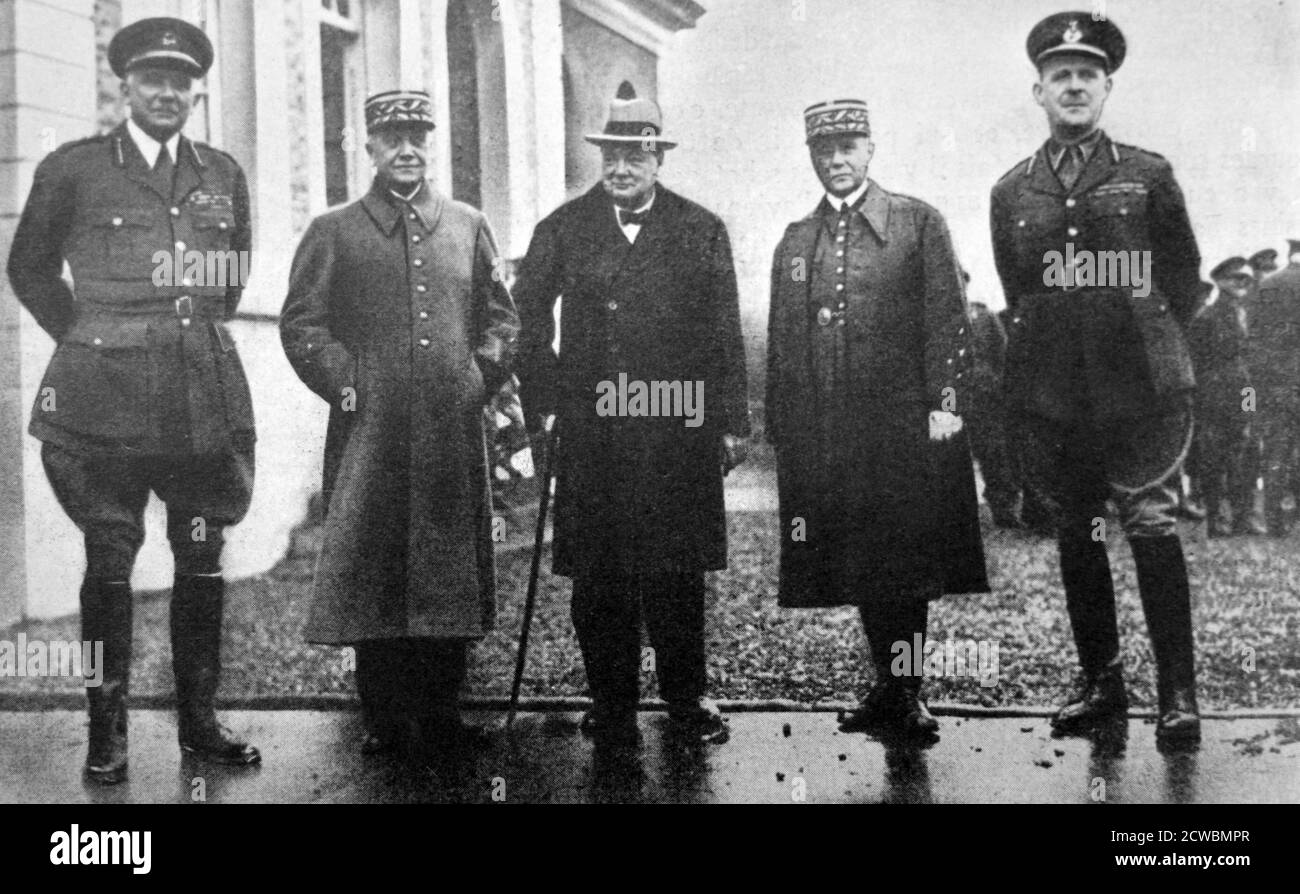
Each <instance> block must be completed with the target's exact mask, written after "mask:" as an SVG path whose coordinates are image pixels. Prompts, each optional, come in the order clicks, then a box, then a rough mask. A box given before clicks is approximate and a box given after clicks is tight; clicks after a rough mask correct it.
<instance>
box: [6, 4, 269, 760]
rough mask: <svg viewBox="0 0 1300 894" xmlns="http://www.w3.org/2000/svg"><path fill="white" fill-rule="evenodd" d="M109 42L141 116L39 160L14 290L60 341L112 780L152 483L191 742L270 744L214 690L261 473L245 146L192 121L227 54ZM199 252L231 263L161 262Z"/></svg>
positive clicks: (156, 39)
mask: <svg viewBox="0 0 1300 894" xmlns="http://www.w3.org/2000/svg"><path fill="white" fill-rule="evenodd" d="M108 58H109V63H110V65H111V66H112V69H113V72H114V74H116V75H117V76H118V77H120V78H121V79H122V95H123V96H124V97H125V99H126V104H127V106H128V107H129V109H130V118H129V119H128V120H127V121H126V122H125V123H124V124H122V125H120V126H118V127H117V128H115V129H114V130H112V131H111V132H110V133H108V134H107V135H105V136H101V137H92V138H90V139H86V140H80V141H78V142H74V143H68V144H65V145H63V146H60V147H59V148H58V149H56V150H55V151H54V152H52V153H51V154H50V155H49V156H48V157H47V158H46V159H45V160H44V161H43V162H41V164H40V166H39V167H38V168H37V170H36V178H35V181H34V183H33V185H32V192H31V197H30V198H29V199H28V201H27V206H26V208H25V209H24V211H23V216H22V220H21V221H20V222H19V225H18V230H17V232H16V233H15V235H14V241H13V247H12V250H11V253H10V256H9V278H10V281H11V282H12V283H13V287H14V293H15V294H16V295H17V296H18V298H19V300H20V301H22V303H23V305H24V306H26V307H27V309H28V310H30V311H31V313H32V315H33V316H34V317H35V318H36V320H37V322H38V323H40V325H41V327H42V328H43V329H45V331H46V332H48V333H49V334H50V336H51V337H53V338H54V340H55V341H56V342H58V347H57V349H56V350H55V352H54V357H53V359H52V360H51V361H50V365H49V368H48V369H47V370H46V373H45V378H44V380H43V381H42V383H41V388H40V392H39V395H38V398H37V402H36V407H35V410H34V411H33V414H32V421H31V428H30V431H31V433H32V434H33V435H34V436H35V437H37V438H39V439H40V440H41V441H43V442H44V444H43V446H42V451H41V459H42V462H43V463H44V465H45V471H46V475H47V477H48V478H49V481H50V485H51V486H52V487H53V489H54V493H55V495H56V496H57V497H58V499H59V502H60V504H61V505H62V506H63V508H64V510H65V511H66V512H67V513H68V515H69V516H70V517H71V518H72V520H73V521H74V522H75V523H76V525H77V527H78V528H79V529H80V530H81V532H82V534H83V536H84V538H85V547H86V574H85V580H84V582H83V584H82V587H81V623H82V638H83V639H85V640H89V641H96V642H103V644H104V680H103V685H102V686H100V687H98V688H88V689H87V696H88V698H89V703H90V704H89V708H90V750H89V754H88V756H87V759H86V772H87V775H88V776H89V777H90V778H92V779H94V780H95V781H97V782H101V783H104V784H112V783H116V782H120V781H121V780H123V779H125V778H126V772H127V690H128V685H129V677H130V669H131V614H132V613H131V585H130V579H131V570H132V567H133V566H134V564H135V557H136V554H137V552H138V551H139V549H140V546H141V544H142V543H143V541H144V508H145V504H146V502H147V500H148V497H149V492H150V491H151V490H152V491H153V492H154V493H156V494H157V495H158V496H159V498H160V499H162V501H163V502H164V503H165V504H166V506H167V537H168V540H169V541H170V543H171V548H172V555H173V557H174V559H175V574H176V576H175V583H174V586H173V589H172V599H171V640H172V666H173V670H174V672H175V677H176V697H177V708H178V711H179V715H180V716H179V720H180V723H179V732H180V744H181V747H182V749H184V751H186V752H187V753H193V754H197V755H200V756H203V757H206V758H211V759H214V760H217V761H220V762H223V763H230V764H252V763H256V762H257V761H258V760H259V759H260V758H259V755H258V752H257V749H255V748H253V747H251V746H249V745H246V744H244V743H242V742H239V741H236V740H234V739H233V738H231V736H230V735H229V733H228V732H227V731H225V730H224V729H222V727H221V726H220V725H218V723H217V720H216V715H215V712H214V707H213V706H214V700H215V697H216V691H217V682H218V676H219V673H220V655H221V616H222V602H223V593H224V584H223V580H222V576H221V551H222V545H223V532H224V529H225V528H226V527H227V526H229V525H233V524H236V523H237V522H239V521H240V520H241V519H242V518H243V517H244V514H245V513H246V512H247V510H248V505H249V500H250V498H251V496H252V487H253V442H254V434H253V411H252V405H251V401H250V398H249V391H248V384H247V382H246V381H245V379H244V371H243V368H242V367H241V365H240V361H239V356H238V354H237V353H236V352H235V345H234V342H233V341H232V340H231V338H230V333H229V331H228V330H227V329H226V328H225V321H226V320H228V319H229V318H230V317H231V316H232V315H233V314H234V312H235V307H236V305H237V304H238V303H239V299H240V294H241V290H242V286H243V282H242V281H241V275H240V272H241V271H242V270H246V269H247V264H246V263H245V261H246V257H245V256H244V255H242V254H239V253H244V252H247V251H248V248H249V245H250V244H251V240H252V236H251V230H250V225H249V204H248V187H247V185H246V182H245V179H244V174H243V172H242V171H241V170H240V168H239V165H238V164H237V163H236V162H235V160H234V159H233V158H231V157H230V156H229V155H226V154H225V153H223V152H220V151H218V150H216V149H213V148H212V147H210V146H207V145H204V144H202V143H195V142H193V141H191V140H189V139H187V138H186V137H184V136H183V135H182V134H181V130H182V128H183V127H184V126H185V122H186V120H187V119H188V117H189V114H190V110H191V107H192V104H193V100H194V85H193V81H194V79H195V78H201V77H203V76H204V75H205V74H206V73H207V70H208V67H209V66H210V65H211V63H212V44H211V43H210V42H209V41H208V38H207V36H206V35H204V33H203V32H202V31H201V30H199V29H198V28H196V27H194V26H193V25H190V24H188V23H186V22H183V21H180V20H177V19H170V18H154V19H144V20H142V21H139V22H136V23H134V24H132V25H130V26H128V27H126V28H124V29H122V30H121V31H120V32H118V34H117V35H116V36H115V37H114V38H113V40H112V42H111V43H110V44H109V48H108ZM194 252H200V253H202V256H203V257H204V259H205V263H204V265H203V266H204V272H205V273H206V272H207V271H213V270H215V269H216V268H217V267H218V266H219V267H221V270H222V272H223V273H225V274H227V275H225V276H218V277H216V280H217V281H216V282H211V281H208V280H207V279H206V278H204V279H202V280H196V279H192V278H190V276H189V275H188V274H187V268H188V267H189V266H190V265H189V264H187V263H183V264H180V265H176V264H174V263H164V264H163V265H162V266H160V260H162V261H164V262H172V261H173V260H174V259H175V258H177V257H181V258H192V257H193V253H194ZM214 258H215V259H216V260H217V263H216V264H212V263H209V262H210V261H211V260H213V259H214ZM231 258H234V259H235V263H233V264H231V263H229V261H230V259H231ZM65 261H66V262H67V263H68V265H69V266H70V267H71V270H72V277H73V280H74V281H75V283H76V285H75V289H70V288H69V287H68V285H67V283H66V282H65V281H64V280H63V279H62V270H63V264H64V262H65Z"/></svg>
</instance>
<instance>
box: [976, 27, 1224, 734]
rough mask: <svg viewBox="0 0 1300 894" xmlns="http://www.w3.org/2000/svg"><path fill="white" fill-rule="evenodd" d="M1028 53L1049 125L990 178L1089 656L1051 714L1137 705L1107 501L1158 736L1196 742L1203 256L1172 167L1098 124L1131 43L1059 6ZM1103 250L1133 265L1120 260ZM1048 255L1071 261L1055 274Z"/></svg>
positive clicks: (1041, 453) (1079, 721)
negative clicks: (1183, 500) (1028, 152)
mask: <svg viewBox="0 0 1300 894" xmlns="http://www.w3.org/2000/svg"><path fill="white" fill-rule="evenodd" d="M1027 48H1028V52H1029V58H1030V60H1031V61H1032V62H1033V64H1034V65H1035V66H1036V68H1037V70H1038V80H1037V82H1036V83H1035V84H1034V88H1033V94H1034V98H1035V100H1036V101H1037V102H1038V104H1039V105H1040V106H1042V108H1043V110H1044V111H1045V112H1046V114H1047V123H1048V126H1049V128H1050V130H1051V135H1050V138H1049V139H1048V140H1047V142H1046V143H1044V144H1043V145H1042V146H1041V147H1040V148H1039V149H1038V151H1036V152H1035V153H1034V154H1033V155H1032V156H1031V157H1030V158H1027V159H1025V160H1024V161H1021V162H1019V163H1018V164H1016V166H1015V167H1014V168H1012V169H1011V170H1010V171H1009V172H1008V173H1007V174H1006V175H1005V176H1004V177H1003V178H1002V179H1001V180H1000V181H999V182H998V184H997V186H995V187H994V189H993V198H992V228H993V248H994V255H995V259H996V262H997V268H998V273H999V274H1000V276H1001V279H1002V285H1003V288H1004V290H1005V292H1006V298H1007V304H1008V306H1009V307H1010V308H1011V311H1012V315H1013V316H1012V325H1011V331H1010V333H1009V344H1008V348H1007V371H1006V376H1007V381H1006V387H1007V389H1008V394H1009V398H1010V399H1011V401H1012V404H1013V406H1014V407H1015V408H1016V409H1017V411H1018V412H1019V413H1020V414H1022V415H1023V416H1024V418H1025V419H1026V421H1027V423H1028V428H1029V430H1030V432H1031V435H1032V437H1033V442H1034V443H1033V444H1032V446H1031V449H1030V452H1031V453H1032V455H1033V457H1034V459H1035V460H1036V462H1037V463H1038V464H1039V465H1040V466H1041V467H1042V469H1043V472H1042V474H1043V478H1044V480H1046V481H1050V482H1051V483H1052V485H1053V487H1054V488H1055V490H1056V492H1057V497H1058V500H1059V502H1060V519H1059V525H1058V545H1059V548H1060V556H1061V577H1062V579H1063V581H1064V584H1065V594H1066V608H1067V610H1068V612H1069V616H1070V624H1071V627H1072V628H1073V631H1074V640H1075V644H1076V646H1077V647H1078V651H1079V662H1080V664H1081V665H1082V674H1081V677H1080V681H1079V685H1078V686H1077V687H1076V688H1075V689H1074V691H1073V692H1072V693H1071V694H1070V696H1069V699H1068V702H1067V704H1066V705H1065V706H1064V707H1063V708H1062V709H1061V710H1060V712H1059V713H1058V714H1057V715H1056V717H1055V719H1054V721H1053V723H1054V726H1055V727H1056V729H1057V730H1058V731H1059V732H1060V733H1062V734H1064V733H1068V732H1072V731H1082V730H1085V729H1087V728H1089V727H1091V726H1093V725H1095V724H1097V723H1099V722H1102V721H1108V720H1112V719H1117V718H1123V717H1124V716H1125V714H1126V709H1127V706H1128V697H1127V694H1126V691H1125V687H1124V677H1123V665H1122V661H1121V659H1120V654H1119V634H1118V629H1117V626H1116V615H1115V595H1114V584H1113V582H1112V580H1111V572H1110V561H1109V558H1108V556H1107V551H1106V542H1105V532H1104V530H1103V529H1102V527H1101V525H1103V524H1104V519H1105V516H1106V511H1105V506H1106V500H1107V498H1112V499H1114V500H1115V502H1116V504H1117V506H1118V508H1119V511H1120V518H1121V521H1122V524H1123V529H1124V532H1125V534H1126V535H1127V537H1128V540H1129V543H1130V545H1131V546H1132V549H1133V556H1134V559H1135V561H1136V563H1137V574H1138V589H1139V592H1140V593H1141V599H1142V606H1143V608H1144V610H1145V612H1146V618H1147V627H1148V629H1149V631H1150V634H1151V641H1152V645H1153V647H1154V651H1155V657H1156V668H1157V681H1158V684H1159V685H1158V689H1159V693H1160V698H1159V702H1160V704H1159V715H1160V720H1159V723H1158V725H1157V728H1156V735H1157V738H1158V739H1159V740H1160V742H1161V743H1168V744H1174V743H1191V742H1195V741H1198V740H1199V737H1200V718H1199V715H1198V712H1197V707H1196V678H1195V671H1194V666H1193V650H1192V617H1191V600H1190V593H1189V591H1188V581H1187V568H1186V565H1185V563H1184V560H1183V548H1182V544H1181V542H1180V541H1179V538H1178V531H1177V528H1176V526H1175V519H1174V511H1175V507H1176V506H1177V503H1178V487H1179V483H1180V482H1179V480H1178V470H1179V468H1180V466H1181V464H1182V461H1183V458H1184V456H1185V455H1186V453H1187V448H1188V445H1189V443H1190V440H1191V430H1192V410H1191V396H1192V389H1193V387H1194V385H1195V380H1194V378H1193V375H1192V362H1191V357H1190V355H1189V353H1188V348H1187V340H1186V337H1185V335H1184V329H1185V327H1186V326H1187V324H1188V322H1189V321H1190V320H1191V317H1192V314H1193V313H1194V312H1195V310H1196V306H1197V303H1198V301H1199V299H1200V295H1201V294H1202V292H1201V286H1202V284H1201V282H1200V279H1199V274H1198V271H1199V267H1200V253H1199V252H1198V251H1197V247H1196V237H1195V236H1194V235H1193V233H1192V227H1191V224H1190V222H1189V221H1188V217H1187V210H1186V208H1185V206H1184V203H1183V195H1182V191H1181V190H1180V189H1179V187H1178V183H1177V181H1176V180H1175V179H1174V174H1173V170H1172V169H1171V167H1170V165H1169V162H1167V161H1166V160H1165V159H1164V158H1162V157H1161V156H1159V155H1156V154H1155V153H1153V152H1147V151H1145V150H1143V149H1138V148H1136V147H1133V146H1126V145H1123V144H1121V143H1117V142H1115V141H1113V140H1111V138H1110V137H1109V136H1107V135H1106V134H1105V133H1104V132H1103V131H1102V130H1101V129H1100V128H1099V126H1098V124H1099V121H1100V118H1101V113H1102V109H1103V107H1104V106H1105V103H1106V99H1107V97H1109V95H1110V91H1111V87H1112V75H1113V74H1114V73H1115V71H1116V70H1117V69H1118V68H1119V67H1120V65H1121V64H1122V63H1123V61H1124V55H1125V42H1124V36H1123V35H1122V34H1121V33H1120V30H1119V28H1118V27H1116V26H1115V23H1114V22H1112V21H1109V20H1105V19H1102V20H1098V19H1097V18H1095V17H1094V16H1093V15H1092V13H1090V12H1065V13H1059V14H1056V15H1052V16H1049V17H1048V18H1046V19H1044V20H1043V21H1041V22H1039V23H1038V24H1037V25H1036V26H1035V27H1034V29H1033V31H1032V32H1031V33H1030V35H1029V40H1028V45H1027ZM1103 252H1104V253H1118V254H1108V255H1103V254H1102V253H1103ZM1052 253H1055V256H1053V254H1052ZM1108 256H1109V257H1111V258H1112V261H1114V260H1116V259H1123V260H1128V261H1130V263H1129V264H1126V265H1124V266H1123V267H1121V266H1120V265H1119V264H1117V263H1113V262H1112V263H1109V264H1108V263H1107V262H1106V261H1105V260H1104V259H1105V258H1106V257H1108ZM1053 257H1056V258H1058V259H1060V258H1067V259H1069V260H1068V261H1066V263H1068V264H1069V265H1070V267H1069V269H1068V270H1066V269H1064V265H1061V269H1060V271H1059V272H1060V273H1061V274H1062V275H1061V276H1059V277H1058V276H1057V275H1056V274H1055V273H1053V272H1052V267H1053V264H1054V262H1053V261H1052V260H1051V259H1052V258H1053ZM1098 258H1099V259H1102V260H1100V261H1099V262H1098V263H1097V264H1094V265H1091V266H1078V267H1076V266H1075V264H1076V262H1078V263H1084V264H1086V262H1087V260H1089V259H1098ZM1099 268H1101V270H1102V272H1103V273H1104V274H1105V276H1103V277H1098V276H1097V273H1098V269H1099ZM1126 269H1127V273H1125V270H1126ZM1049 283H1050V284H1049Z"/></svg>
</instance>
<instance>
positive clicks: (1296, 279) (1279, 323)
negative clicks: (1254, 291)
mask: <svg viewBox="0 0 1300 894" xmlns="http://www.w3.org/2000/svg"><path fill="white" fill-rule="evenodd" d="M1288 261H1289V263H1288V264H1287V266H1286V267H1285V268H1283V269H1282V270H1280V271H1278V272H1277V273H1274V274H1273V275H1272V276H1270V277H1268V278H1267V279H1265V280H1264V282H1263V284H1262V285H1261V286H1260V288H1259V297H1258V299H1257V301H1256V302H1255V314H1254V317H1253V319H1252V322H1251V330H1250V333H1251V341H1252V342H1253V343H1254V345H1253V349H1252V354H1253V356H1254V358H1255V364H1254V373H1255V382H1254V384H1255V386H1256V388H1257V389H1258V391H1259V418H1260V422H1261V423H1262V426H1261V427H1262V428H1263V441H1264V463H1263V465H1264V514H1265V521H1266V522H1267V523H1268V527H1269V533H1271V534H1272V535H1273V536H1275V537H1284V536H1286V535H1287V534H1289V533H1290V532H1291V530H1292V528H1293V526H1294V524H1295V521H1294V516H1293V514H1292V513H1288V512H1287V511H1286V508H1285V500H1286V496H1287V494H1288V492H1289V493H1290V495H1291V496H1292V497H1293V498H1294V499H1295V500H1297V501H1300V240H1296V239H1292V240H1290V243H1289V251H1288Z"/></svg>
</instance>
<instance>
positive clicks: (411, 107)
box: [366, 90, 434, 133]
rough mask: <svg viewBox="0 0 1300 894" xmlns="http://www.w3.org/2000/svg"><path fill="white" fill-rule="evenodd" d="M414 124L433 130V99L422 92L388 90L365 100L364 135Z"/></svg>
mask: <svg viewBox="0 0 1300 894" xmlns="http://www.w3.org/2000/svg"><path fill="white" fill-rule="evenodd" d="M399 124H415V125H418V126H420V127H425V128H428V129H429V130H433V128H434V123H433V99H432V98H430V96H429V94H428V93H426V92H425V91H423V90H389V91H387V92H385V93H376V94H375V95H374V96H372V97H370V98H369V99H367V100H366V133H374V132H375V131H376V130H379V129H380V128H384V127H394V126H396V125H399Z"/></svg>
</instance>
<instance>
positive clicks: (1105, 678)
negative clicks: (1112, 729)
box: [1052, 658, 1128, 734]
mask: <svg viewBox="0 0 1300 894" xmlns="http://www.w3.org/2000/svg"><path fill="white" fill-rule="evenodd" d="M1127 711H1128V692H1126V691H1125V689H1124V671H1123V667H1122V665H1121V664H1120V660H1119V659H1118V658H1116V659H1115V660H1113V661H1112V662H1111V663H1110V664H1108V665H1106V666H1105V667H1104V668H1103V669H1102V670H1101V671H1099V672H1097V673H1094V674H1089V673H1083V674H1080V675H1079V677H1078V679H1077V680H1076V681H1075V683H1074V688H1073V689H1072V690H1071V692H1070V696H1069V698H1067V699H1066V702H1065V706H1064V707H1063V708H1061V710H1059V711H1057V712H1056V716H1055V717H1053V718H1052V729H1053V730H1055V731H1056V732H1058V733H1061V734H1069V733H1075V732H1086V731H1088V730H1090V729H1093V728H1094V727H1096V726H1097V725H1099V724H1102V723H1106V722H1107V721H1111V720H1114V719H1116V718H1118V717H1123V716H1124V715H1125V713H1126V712H1127Z"/></svg>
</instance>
